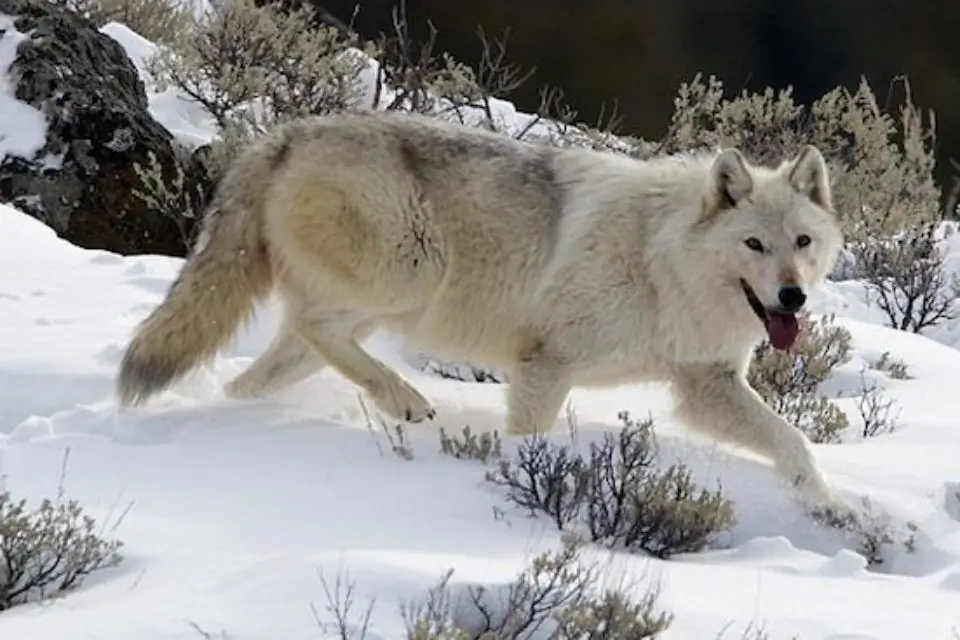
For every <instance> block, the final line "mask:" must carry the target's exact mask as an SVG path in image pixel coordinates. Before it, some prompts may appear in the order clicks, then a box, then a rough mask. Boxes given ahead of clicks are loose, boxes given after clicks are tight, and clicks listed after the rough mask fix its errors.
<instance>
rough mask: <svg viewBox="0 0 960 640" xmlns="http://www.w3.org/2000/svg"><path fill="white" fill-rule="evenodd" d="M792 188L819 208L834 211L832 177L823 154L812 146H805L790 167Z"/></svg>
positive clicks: (789, 178) (788, 177)
mask: <svg viewBox="0 0 960 640" xmlns="http://www.w3.org/2000/svg"><path fill="white" fill-rule="evenodd" d="M788 171H789V173H788V174H787V180H788V181H789V182H790V186H792V187H793V188H794V189H796V190H797V191H798V192H799V193H802V194H803V195H805V196H807V197H808V198H810V200H811V201H813V203H814V204H816V205H817V206H818V207H821V208H823V209H826V210H827V211H833V197H832V195H831V193H830V177H829V175H828V171H827V163H826V161H825V160H824V159H823V154H822V153H820V150H819V149H817V148H816V147H815V146H813V145H812V144H808V145H805V146H804V147H803V148H802V149H801V150H800V153H798V154H797V157H796V158H794V159H793V160H792V161H791V162H790V165H789V167H788Z"/></svg>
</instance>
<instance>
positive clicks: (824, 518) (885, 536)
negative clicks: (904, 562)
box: [813, 497, 920, 567]
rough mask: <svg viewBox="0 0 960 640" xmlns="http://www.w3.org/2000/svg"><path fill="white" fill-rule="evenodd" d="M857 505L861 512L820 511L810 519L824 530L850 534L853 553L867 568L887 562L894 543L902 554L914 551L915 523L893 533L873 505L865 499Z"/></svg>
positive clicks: (884, 518) (887, 520)
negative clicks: (854, 540)
mask: <svg viewBox="0 0 960 640" xmlns="http://www.w3.org/2000/svg"><path fill="white" fill-rule="evenodd" d="M861 503H862V507H863V510H862V512H860V513H857V512H855V511H847V512H844V513H837V512H835V511H832V510H826V511H823V510H822V511H817V512H815V513H814V514H813V515H814V518H815V519H816V520H817V521H819V522H820V523H822V524H824V525H826V526H830V527H833V528H836V529H840V530H843V531H846V532H848V533H850V534H852V535H853V536H854V537H855V538H856V542H857V548H856V551H857V553H859V554H860V555H861V556H863V557H864V558H865V559H866V560H867V564H868V565H870V566H873V567H877V566H880V565H883V564H884V563H885V562H887V561H888V557H887V555H886V553H887V552H888V550H889V549H890V548H891V547H892V546H894V545H896V544H897V543H899V545H900V546H901V548H902V549H903V550H904V551H905V552H906V553H914V552H915V551H916V549H917V534H918V533H919V531H920V530H919V527H917V525H916V523H914V522H912V521H908V522H907V523H906V525H905V530H903V531H897V529H896V528H895V527H894V526H893V523H892V518H891V517H890V516H889V515H887V514H877V513H875V512H874V508H873V503H872V502H871V501H870V499H869V498H866V497H865V498H863V499H862V500H861Z"/></svg>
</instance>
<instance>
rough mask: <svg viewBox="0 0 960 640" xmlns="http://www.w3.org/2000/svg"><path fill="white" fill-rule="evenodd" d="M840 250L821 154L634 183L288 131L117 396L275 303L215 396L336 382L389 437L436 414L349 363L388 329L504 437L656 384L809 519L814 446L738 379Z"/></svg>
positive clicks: (246, 183) (821, 499)
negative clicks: (616, 389) (347, 386)
mask: <svg viewBox="0 0 960 640" xmlns="http://www.w3.org/2000/svg"><path fill="white" fill-rule="evenodd" d="M841 243H842V235H841V231H840V224H839V219H838V214H837V212H836V211H835V209H834V207H833V204H832V199H831V188H830V181H829V175H828V169H827V166H826V164H825V161H824V157H823V155H822V154H821V152H820V151H819V150H818V149H817V148H816V147H814V146H805V147H803V148H801V149H799V150H798V152H797V154H796V155H795V156H792V157H789V158H784V159H783V160H782V161H781V163H780V165H779V166H776V167H773V166H755V165H754V164H751V163H750V162H749V161H748V160H747V159H746V156H745V155H744V154H743V153H742V152H741V151H739V150H738V149H736V148H727V149H724V150H720V149H717V150H716V151H713V152H709V153H707V152H703V153H690V154H676V155H671V156H667V157H661V158H655V159H647V160H639V159H634V158H631V157H628V156H626V155H623V154H615V153H611V152H601V151H594V150H588V149H582V148H562V147H558V146H555V145H550V144H545V143H536V142H525V141H518V140H515V139H513V138H511V137H509V136H506V135H503V134H500V133H494V132H490V131H486V130H482V129H479V128H474V127H469V126H465V125H461V124H456V123H452V122H447V121H443V120H441V119H439V118H435V117H428V116H418V115H414V114H398V113H386V112H377V111H356V112H343V113H339V114H336V115H327V116H314V117H309V118H302V119H298V120H294V121H291V122H288V123H286V124H284V125H280V126H277V127H276V128H275V129H273V130H272V131H270V132H269V133H268V134H266V135H264V136H261V137H260V138H258V139H257V140H255V141H254V142H252V143H251V144H250V145H249V146H248V147H247V148H246V149H245V150H244V151H243V152H242V153H240V154H238V156H237V157H236V158H235V160H234V161H233V162H232V163H231V164H230V166H229V168H228V170H227V171H226V172H225V174H224V176H223V177H222V179H221V181H220V183H219V185H218V186H217V189H216V191H215V194H214V195H213V197H212V199H211V203H210V205H209V207H208V209H207V212H206V214H205V216H204V220H203V222H202V230H201V232H200V234H199V236H198V240H197V243H196V245H195V247H194V248H193V250H192V252H191V254H190V256H189V257H188V259H187V260H186V261H185V263H184V265H183V267H182V270H181V271H180V273H179V275H178V276H177V278H176V279H175V281H174V282H173V283H172V285H171V287H170V289H169V290H168V292H167V294H166V297H165V299H164V300H163V302H162V303H161V304H160V305H159V306H158V307H157V308H156V309H155V310H153V311H152V313H150V314H149V315H148V316H147V317H146V318H145V319H144V320H143V321H142V323H141V324H140V325H139V326H138V327H137V329H136V331H135V335H133V337H132V340H131V341H130V344H129V345H128V347H127V349H126V352H125V354H124V356H123V358H122V362H121V364H120V367H119V371H118V374H117V380H116V394H117V398H118V404H119V406H120V407H121V408H123V407H128V406H133V405H138V404H140V403H142V402H144V401H145V400H146V399H148V398H149V397H151V396H152V395H154V394H156V393H158V392H160V391H162V390H163V389H165V388H166V387H168V385H170V384H171V383H172V382H174V381H175V380H177V379H178V378H180V377H182V376H183V375H185V374H186V373H187V372H189V371H190V370H191V369H192V368H194V367H196V366H197V365H199V364H200V363H202V362H204V361H207V360H209V359H210V358H212V357H214V356H215V354H216V353H217V352H218V351H219V350H220V349H221V348H223V347H224V346H225V345H226V344H228V342H229V341H230V340H231V339H232V336H234V334H235V333H236V332H237V331H238V330H239V329H240V328H241V327H242V326H243V324H244V323H245V322H247V321H248V320H249V319H250V318H251V317H252V315H253V313H254V311H255V307H256V305H257V303H258V302H259V301H261V300H263V299H264V298H266V297H267V296H270V295H274V294H275V295H276V296H277V299H278V300H279V301H280V302H281V307H282V310H283V313H282V320H281V323H280V328H279V330H278V332H277V334H276V336H275V337H274V339H273V341H272V343H271V344H270V345H269V346H268V347H267V348H266V350H265V351H264V352H263V353H262V354H261V355H260V356H259V357H258V358H256V359H255V361H254V362H253V363H252V364H251V365H250V366H249V368H247V369H246V370H245V371H243V372H242V373H241V374H239V375H238V376H237V377H236V378H234V379H233V380H231V381H230V382H229V383H228V384H227V385H226V386H225V393H226V395H227V396H228V397H232V398H255V397H262V396H264V395H266V394H269V393H273V392H276V391H278V390H280V389H282V388H284V387H287V386H289V385H292V384H295V383H297V382H299V381H301V380H304V379H305V378H307V377H309V376H310V375H312V374H314V373H316V372H317V371H319V370H320V369H321V368H322V367H324V366H330V367H333V368H334V369H335V370H336V371H338V372H339V373H340V374H342V375H343V376H344V377H345V378H347V379H349V380H351V381H352V382H353V383H355V384H356V385H357V386H358V387H360V388H361V389H363V390H364V391H365V393H366V395H367V396H368V397H369V398H370V399H371V400H372V401H373V402H374V403H375V404H376V406H377V407H378V408H379V409H380V410H381V411H383V412H385V413H386V414H389V415H391V416H393V417H395V418H397V419H399V420H405V421H408V422H414V423H416V422H420V421H423V420H425V419H433V418H435V417H436V413H435V410H434V409H433V407H432V405H431V403H430V402H429V401H428V399H427V398H425V397H424V396H423V395H422V394H421V393H420V392H419V391H418V390H416V389H415V388H414V387H413V386H411V384H410V383H409V382H408V381H406V380H404V379H403V378H402V377H401V376H400V375H399V374H398V373H397V372H396V371H394V370H393V369H391V368H389V367H388V366H386V365H385V364H384V363H382V362H380V361H379V360H377V359H376V358H374V357H372V356H371V355H370V354H369V353H367V352H366V351H365V350H364V349H363V348H362V347H361V346H360V344H361V343H362V342H363V341H364V340H365V339H366V338H367V337H368V336H370V335H371V334H372V333H373V332H375V331H377V330H380V329H383V330H386V331H388V332H391V333H393V334H395V335H398V336H400V337H402V338H403V339H404V340H405V341H406V342H407V343H408V344H410V345H413V346H415V347H417V348H419V349H421V350H422V351H424V352H428V353H431V354H433V355H435V356H437V357H446V358H449V359H460V360H465V361H469V362H471V363H472V364H475V365H479V366H490V367H495V368H499V369H500V370H502V371H505V372H507V374H508V384H507V390H506V404H507V431H508V433H511V434H533V433H544V432H546V431H549V430H550V429H551V428H552V427H553V425H554V423H555V421H556V420H557V418H558V413H559V410H560V408H561V407H562V404H563V402H564V400H565V398H566V396H567V394H568V393H569V391H570V390H571V388H572V387H573V386H587V387H589V386H607V385H620V384H624V383H637V382H643V381H666V382H668V383H669V387H670V388H671V389H672V391H673V394H674V397H675V399H676V406H677V415H678V417H679V418H680V419H681V420H682V421H684V422H685V423H687V424H688V425H689V426H690V428H692V429H693V430H695V431H699V432H700V433H703V434H705V435H710V436H712V437H713V438H715V439H717V440H719V441H722V442H726V443H729V444H731V445H734V446H741V447H745V448H747V449H749V450H751V451H753V452H754V453H756V454H758V455H760V456H761V457H766V458H768V459H770V460H771V461H772V463H773V464H774V466H775V469H776V470H777V472H779V473H780V474H781V475H782V476H783V478H785V479H787V480H788V481H789V482H790V483H792V484H793V485H794V486H795V487H796V488H797V489H798V490H799V492H800V493H799V495H800V497H801V498H802V500H803V501H804V502H805V503H806V504H809V505H810V506H811V507H819V506H823V505H825V504H832V503H833V501H834V496H833V493H832V490H831V488H830V486H829V485H828V483H827V481H826V478H825V476H824V474H823V473H822V471H821V470H820V468H819V467H818V465H817V463H816V460H815V457H814V454H813V451H812V447H811V443H810V442H809V440H808V439H807V438H806V437H805V436H804V434H803V433H802V432H801V431H799V430H798V429H796V428H795V427H793V426H791V425H790V424H788V423H787V422H786V421H785V420H784V419H782V418H781V417H780V416H779V415H777V413H776V412H774V411H773V410H772V409H770V408H769V407H768V405H766V404H765V403H764V402H763V400H762V399H761V398H760V397H759V395H758V394H757V393H756V392H755V391H754V390H753V389H752V388H750V386H749V385H748V383H747V382H746V379H745V373H746V369H747V366H748V364H749V361H750V358H751V355H752V352H753V349H754V348H755V347H756V346H757V345H758V344H759V343H760V342H761V341H762V340H764V339H768V340H769V341H770V342H771V344H772V345H773V346H774V347H775V348H777V349H788V348H789V347H790V346H791V345H792V344H793V343H794V341H795V339H796V337H797V333H798V322H797V314H798V312H800V311H802V310H803V309H804V307H805V304H806V301H807V296H808V294H809V292H810V291H811V289H812V288H814V287H816V286H818V285H819V284H820V283H821V282H822V281H823V280H824V278H825V276H826V274H827V273H828V271H829V270H830V268H831V267H832V265H833V263H834V261H835V260H836V257H837V255H838V253H839V250H840V246H841Z"/></svg>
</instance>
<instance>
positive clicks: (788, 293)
mask: <svg viewBox="0 0 960 640" xmlns="http://www.w3.org/2000/svg"><path fill="white" fill-rule="evenodd" d="M777 297H778V298H779V299H780V307H781V308H782V309H783V310H784V311H788V312H790V313H793V312H795V311H798V310H799V309H800V307H802V306H803V304H804V303H805V302H806V301H807V294H805V293H804V292H803V289H801V288H800V287H798V286H796V285H788V286H786V287H780V293H779V294H778V295H777Z"/></svg>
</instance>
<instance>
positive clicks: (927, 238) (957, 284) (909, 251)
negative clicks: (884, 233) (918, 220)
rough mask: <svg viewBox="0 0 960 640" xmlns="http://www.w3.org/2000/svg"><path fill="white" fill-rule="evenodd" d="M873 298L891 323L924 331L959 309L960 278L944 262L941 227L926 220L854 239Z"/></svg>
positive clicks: (861, 272) (859, 270)
mask: <svg viewBox="0 0 960 640" xmlns="http://www.w3.org/2000/svg"><path fill="white" fill-rule="evenodd" d="M851 248H852V250H853V254H854V256H855V259H856V265H857V273H858V275H859V276H860V277H861V278H863V280H864V281H865V284H866V287H867V302H868V303H872V304H873V305H874V306H876V307H877V308H879V309H880V310H881V311H882V312H883V313H884V314H885V315H886V320H887V325H888V326H890V327H891V328H894V329H899V330H901V331H912V332H914V333H921V332H922V331H923V330H924V329H927V328H928V327H933V326H936V325H938V324H940V323H941V322H943V321H945V320H953V319H954V318H956V317H957V315H958V310H957V299H958V298H960V278H958V277H957V275H956V274H951V273H948V272H947V271H946V269H945V268H944V259H945V255H944V253H943V249H942V248H941V247H940V246H939V243H938V238H937V228H936V226H935V225H933V224H929V223H927V224H921V225H919V226H918V227H914V228H911V229H907V230H905V231H903V232H902V233H900V234H897V236H895V237H892V238H884V239H877V238H858V239H854V240H853V241H852V242H851Z"/></svg>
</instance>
